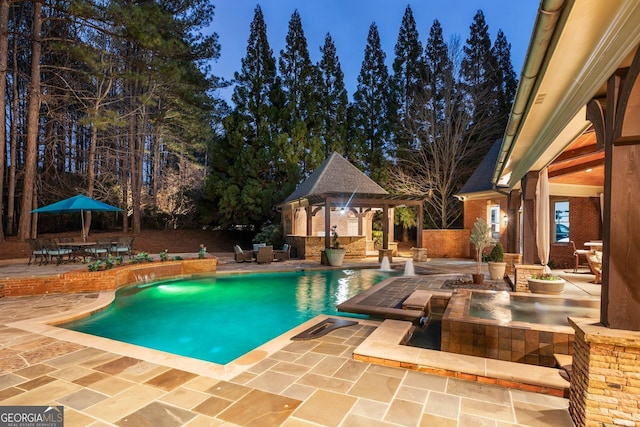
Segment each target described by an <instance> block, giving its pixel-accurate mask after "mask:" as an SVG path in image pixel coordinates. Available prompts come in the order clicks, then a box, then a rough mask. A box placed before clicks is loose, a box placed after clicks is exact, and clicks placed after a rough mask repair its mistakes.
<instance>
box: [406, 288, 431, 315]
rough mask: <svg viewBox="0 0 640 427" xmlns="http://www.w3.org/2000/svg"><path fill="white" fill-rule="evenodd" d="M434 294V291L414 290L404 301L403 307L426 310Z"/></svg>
mask: <svg viewBox="0 0 640 427" xmlns="http://www.w3.org/2000/svg"><path fill="white" fill-rule="evenodd" d="M432 295H433V293H432V292H430V291H421V290H417V291H413V293H412V294H411V295H409V297H408V298H407V299H406V300H404V301H403V302H402V309H403V310H420V311H424V310H425V309H426V308H427V305H428V304H429V300H430V299H431V296H432Z"/></svg>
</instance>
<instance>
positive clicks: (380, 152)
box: [353, 23, 391, 185]
mask: <svg viewBox="0 0 640 427" xmlns="http://www.w3.org/2000/svg"><path fill="white" fill-rule="evenodd" d="M384 60H385V53H384V51H383V50H382V47H381V45H380V34H379V33H378V27H377V26H376V24H375V23H373V24H371V26H370V27H369V34H368V36H367V46H366V47H365V51H364V60H363V61H362V67H361V69H360V74H359V75H358V86H357V89H356V92H355V94H354V96H353V98H354V108H355V117H354V124H355V127H356V131H357V135H356V138H357V140H356V141H355V142H356V145H357V146H358V148H359V149H360V150H362V151H361V153H362V156H363V159H364V160H365V161H364V169H365V172H367V173H368V174H369V176H370V177H371V178H372V179H373V180H374V181H376V182H378V183H379V184H381V185H384V184H385V183H386V180H387V174H388V161H387V154H388V143H389V135H390V127H391V126H390V122H389V119H388V118H389V116H390V111H389V110H390V108H389V107H390V90H389V71H388V69H387V66H386V65H385V63H384Z"/></svg>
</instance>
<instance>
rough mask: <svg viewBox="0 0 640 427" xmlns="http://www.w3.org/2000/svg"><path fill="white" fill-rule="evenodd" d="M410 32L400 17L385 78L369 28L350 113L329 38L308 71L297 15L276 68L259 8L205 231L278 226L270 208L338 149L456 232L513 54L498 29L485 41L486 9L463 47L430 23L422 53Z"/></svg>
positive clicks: (210, 189) (497, 125) (409, 17)
mask: <svg viewBox="0 0 640 427" xmlns="http://www.w3.org/2000/svg"><path fill="white" fill-rule="evenodd" d="M417 28H418V27H417V24H416V22H415V20H414V18H413V13H412V11H411V8H410V7H407V8H406V10H405V14H404V17H403V19H402V22H401V25H400V29H399V33H398V39H397V43H396V46H395V49H394V59H393V65H392V69H391V70H389V69H388V67H387V66H386V65H385V59H386V54H385V52H384V51H383V50H382V48H381V43H380V34H379V31H378V28H377V26H376V24H375V23H373V24H371V26H370V28H369V34H368V36H367V40H366V45H365V49H364V59H363V62H362V67H361V70H360V73H359V75H358V84H357V89H356V91H355V93H354V94H353V101H352V102H351V103H349V101H348V98H347V93H346V90H345V86H344V81H343V78H344V75H343V73H342V70H341V68H340V61H339V59H338V54H337V49H336V46H335V45H334V43H333V40H332V38H331V36H330V35H329V34H327V36H326V38H325V43H324V45H323V46H321V47H320V52H321V54H322V56H321V59H320V61H319V62H318V63H317V64H313V63H312V62H311V60H310V55H309V50H308V46H307V42H306V38H305V36H304V31H303V27H302V20H301V16H300V15H299V13H298V12H297V11H294V13H293V14H292V16H291V19H290V21H289V31H288V33H287V35H286V46H285V48H284V49H283V50H282V51H281V52H280V55H279V58H278V59H277V60H276V58H275V56H274V53H273V51H272V49H271V48H270V45H269V41H268V38H267V28H266V24H265V21H264V16H263V14H262V10H261V8H260V6H257V7H256V9H255V14H254V19H253V21H252V23H251V31H250V36H249V40H248V43H247V51H246V55H245V57H244V58H243V60H242V68H241V70H240V71H238V72H237V73H236V74H235V79H234V80H235V81H234V83H235V88H234V92H233V97H232V100H233V102H234V104H235V107H234V108H233V110H232V112H231V113H230V114H229V115H228V116H227V117H225V118H224V120H223V126H224V130H223V131H222V132H220V133H219V134H217V135H216V138H215V139H214V141H213V144H212V162H211V171H210V175H209V177H208V181H207V188H206V198H207V200H208V203H207V204H206V205H205V206H206V209H205V211H206V212H207V214H208V221H211V222H213V223H216V224H220V225H222V226H224V227H226V226H232V225H238V224H242V225H254V226H259V225H260V224H262V223H264V222H265V221H270V220H272V221H277V219H278V214H277V212H276V210H275V206H276V205H277V204H278V203H279V202H281V201H282V200H284V199H285V198H286V197H287V195H289V194H290V193H291V192H292V191H293V190H294V189H295V187H296V186H297V185H298V184H299V183H300V182H301V181H302V180H303V179H304V178H305V177H306V176H307V175H308V174H309V173H310V172H311V171H313V170H314V169H315V168H316V167H317V166H319V165H320V163H321V162H322V161H323V160H324V159H325V158H326V157H327V156H328V155H329V154H330V153H331V152H332V151H338V152H339V153H341V154H342V155H343V156H345V157H346V158H347V159H349V160H350V161H351V162H353V163H354V164H355V165H357V166H358V167H359V168H360V169H361V170H363V171H364V172H365V173H367V174H368V175H369V176H371V177H372V179H374V180H375V181H376V182H378V183H380V184H381V185H382V186H383V187H386V188H387V189H389V190H392V191H396V192H404V193H411V194H421V195H424V197H425V209H426V212H427V215H426V221H427V223H426V224H425V225H427V226H428V227H436V228H448V227H451V226H455V225H456V224H460V220H461V215H462V205H461V203H460V202H458V201H457V200H456V198H455V197H454V194H455V193H456V191H457V190H459V189H460V188H461V186H462V185H463V184H464V183H465V182H466V180H467V179H468V178H469V176H470V175H471V173H472V172H473V169H474V168H475V167H476V166H477V164H478V163H479V162H480V161H481V159H482V157H483V156H484V155H485V154H486V152H487V151H488V149H489V148H490V147H491V145H492V144H493V143H494V142H495V141H496V139H498V138H500V137H501V136H502V133H503V131H504V127H505V126H506V122H507V119H508V116H509V112H510V108H511V102H512V100H513V96H514V95H515V90H516V85H517V80H516V76H515V73H514V71H513V67H512V65H511V58H510V45H509V43H508V42H507V39H506V36H505V35H504V33H502V31H499V32H498V35H497V37H496V40H495V42H494V43H493V44H492V43H491V39H490V36H489V29H488V26H487V24H486V22H485V19H484V15H483V13H482V11H478V12H477V14H476V15H475V17H474V19H473V22H472V24H471V26H470V30H469V36H468V38H467V39H466V42H465V43H464V45H462V44H461V43H460V41H459V40H458V39H455V38H454V39H452V40H450V41H449V42H447V41H445V40H444V39H443V35H442V34H443V32H442V28H441V26H440V23H439V22H438V21H437V20H436V21H434V22H433V24H432V26H431V28H430V31H429V36H428V39H427V41H426V43H425V45H424V47H423V46H422V44H421V42H420V36H419V32H418V29H417ZM276 64H277V65H276ZM409 217H410V216H407V215H403V214H402V213H400V214H399V215H398V218H400V221H401V222H402V221H403V220H402V218H409Z"/></svg>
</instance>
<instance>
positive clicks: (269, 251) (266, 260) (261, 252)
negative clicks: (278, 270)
mask: <svg viewBox="0 0 640 427" xmlns="http://www.w3.org/2000/svg"><path fill="white" fill-rule="evenodd" d="M271 261H273V246H260V247H259V248H258V253H257V254H256V262H257V263H258V264H270V263H271Z"/></svg>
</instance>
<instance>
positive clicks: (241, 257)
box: [233, 245, 253, 262]
mask: <svg viewBox="0 0 640 427" xmlns="http://www.w3.org/2000/svg"><path fill="white" fill-rule="evenodd" d="M233 252H234V254H235V259H236V262H251V261H253V254H252V253H251V252H250V251H249V252H245V251H243V250H242V248H241V247H240V246H238V245H235V246H234V247H233Z"/></svg>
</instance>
